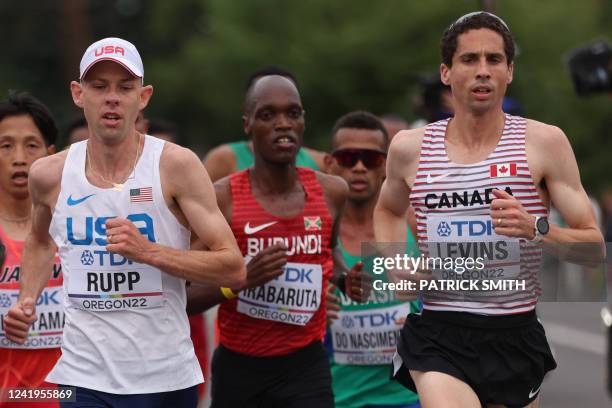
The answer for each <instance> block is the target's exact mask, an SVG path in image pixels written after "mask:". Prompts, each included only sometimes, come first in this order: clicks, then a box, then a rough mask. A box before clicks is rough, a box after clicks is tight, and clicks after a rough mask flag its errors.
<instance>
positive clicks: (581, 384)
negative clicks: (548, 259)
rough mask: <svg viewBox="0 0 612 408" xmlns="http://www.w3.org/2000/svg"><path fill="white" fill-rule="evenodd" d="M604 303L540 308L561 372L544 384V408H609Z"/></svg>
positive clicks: (551, 305) (552, 374)
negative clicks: (602, 314)
mask: <svg viewBox="0 0 612 408" xmlns="http://www.w3.org/2000/svg"><path fill="white" fill-rule="evenodd" d="M604 305H605V304H604V303H556V302H555V303H552V302H542V303H539V304H538V315H539V316H540V319H541V320H542V324H543V325H544V328H545V330H546V335H547V337H548V341H549V343H550V345H551V347H552V348H553V353H554V354H555V359H556V360H557V365H558V367H557V369H556V370H554V371H553V372H552V373H550V374H549V375H548V376H547V377H546V379H545V380H544V384H543V385H542V388H541V402H542V403H541V407H542V408H609V407H612V397H611V396H610V395H609V394H608V391H607V389H606V369H607V368H606V367H607V359H608V358H610V357H609V356H608V355H607V350H606V347H607V339H606V337H605V330H604V326H603V323H602V321H601V317H600V311H601V309H602V307H604Z"/></svg>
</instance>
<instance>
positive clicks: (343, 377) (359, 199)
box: [325, 112, 419, 408]
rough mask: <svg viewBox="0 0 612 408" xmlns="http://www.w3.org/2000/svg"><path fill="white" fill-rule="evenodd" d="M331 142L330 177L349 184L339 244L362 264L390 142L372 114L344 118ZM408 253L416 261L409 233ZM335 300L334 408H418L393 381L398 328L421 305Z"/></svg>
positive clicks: (377, 298)
mask: <svg viewBox="0 0 612 408" xmlns="http://www.w3.org/2000/svg"><path fill="white" fill-rule="evenodd" d="M332 135H333V136H332V138H333V139H332V146H333V153H332V154H331V155H329V156H326V158H325V164H326V167H327V171H328V172H329V173H331V174H334V175H337V176H341V177H342V178H344V179H345V180H346V182H347V183H348V184H349V197H348V201H347V203H346V206H345V209H344V213H343V217H342V219H341V221H340V234H339V240H338V244H339V246H340V248H341V250H342V254H343V256H344V260H345V262H346V264H347V265H354V264H355V263H357V262H359V261H360V260H361V258H360V253H361V242H362V241H373V240H374V228H373V225H372V215H373V211H374V205H375V204H376V200H377V198H378V192H379V191H380V187H381V185H382V182H383V179H384V177H385V168H384V164H385V156H386V150H387V144H388V135H387V132H386V130H385V128H384V126H383V124H382V123H381V121H380V120H379V119H378V118H377V117H376V116H374V115H372V114H370V113H368V112H351V113H349V114H347V115H345V116H343V117H341V118H340V119H339V120H338V121H337V122H336V125H335V127H334V130H333V132H332ZM407 253H409V254H413V255H414V256H418V249H417V246H416V242H415V240H414V237H413V236H412V233H411V232H410V229H409V228H408V237H407ZM366 265H367V260H366ZM366 269H367V266H366ZM333 299H337V300H338V303H339V304H340V310H339V311H337V312H336V313H334V311H333V310H329V309H332V308H333V306H331V307H330V308H329V309H328V313H329V314H330V315H335V317H336V319H334V320H333V321H332V323H331V324H330V327H329V329H328V344H329V343H331V344H332V347H333V353H332V358H331V362H330V363H331V364H330V365H331V371H332V379H333V383H332V385H333V390H334V395H335V403H336V407H337V408H362V407H383V406H384V407H394V408H398V407H411V408H412V407H418V406H419V402H418V396H417V395H416V394H415V393H413V392H407V390H406V389H405V388H403V387H402V386H401V385H400V384H398V383H396V382H395V381H390V379H389V376H390V368H389V364H390V362H391V358H392V356H393V354H394V352H395V346H396V341H397V339H399V329H401V327H402V325H403V322H404V320H405V318H406V315H407V314H408V313H414V312H417V311H418V310H419V305H418V302H416V301H415V302H401V301H398V300H395V299H394V298H393V293H392V292H390V293H384V292H381V291H372V293H371V296H370V300H369V302H368V303H365V304H359V303H356V302H353V301H351V300H350V299H348V298H347V297H346V296H344V295H342V294H341V293H340V291H338V290H336V292H335V293H334V294H333V295H331V296H329V297H328V300H333Z"/></svg>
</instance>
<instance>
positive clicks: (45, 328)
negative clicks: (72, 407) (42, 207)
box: [0, 94, 64, 408]
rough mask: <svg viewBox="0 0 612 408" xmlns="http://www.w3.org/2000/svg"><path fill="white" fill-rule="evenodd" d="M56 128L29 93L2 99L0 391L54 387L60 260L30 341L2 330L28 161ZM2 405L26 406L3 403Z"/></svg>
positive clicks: (24, 222) (16, 272)
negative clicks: (12, 338) (52, 372)
mask: <svg viewBox="0 0 612 408" xmlns="http://www.w3.org/2000/svg"><path fill="white" fill-rule="evenodd" d="M57 133H58V132H57V127H56V125H55V121H54V120H53V117H52V116H51V113H50V112H49V110H48V109H47V107H46V106H45V105H43V104H42V103H41V102H40V101H39V100H37V99H36V98H34V97H32V96H29V95H27V94H10V95H9V97H8V99H7V100H5V101H2V102H0V196H1V197H2V198H1V199H0V241H1V243H2V245H3V247H4V254H3V255H4V257H3V261H4V262H3V264H2V268H1V269H0V319H2V326H1V327H0V394H1V393H6V389H7V388H11V387H30V388H35V387H53V388H54V387H55V384H50V383H47V382H45V378H46V377H47V374H48V373H49V371H50V370H51V368H53V366H54V365H55V363H56V362H57V359H58V358H59V356H60V354H61V352H60V345H61V340H62V330H63V327H64V310H63V308H62V303H61V301H62V298H63V292H62V278H63V277H62V273H61V271H62V268H61V266H60V264H59V259H58V258H56V259H55V263H54V264H53V266H52V271H50V274H51V279H50V280H49V283H48V284H47V285H46V287H45V288H44V289H43V292H42V293H41V296H40V297H39V299H38V307H37V320H36V322H34V324H33V326H32V328H31V331H32V332H34V333H36V335H34V334H33V335H31V336H30V338H29V340H28V341H27V342H26V343H25V344H22V345H19V344H17V343H13V342H11V341H9V340H8V339H7V338H6V337H5V334H4V317H5V315H6V313H7V312H8V310H9V308H10V307H11V305H13V304H15V303H16V302H17V299H18V297H19V277H20V270H21V260H22V259H21V257H22V254H23V248H24V244H25V243H24V240H25V238H26V236H27V234H28V231H29V230H30V226H31V224H32V200H31V199H30V193H29V191H28V175H29V171H30V166H32V163H33V162H34V161H35V160H36V159H39V158H41V157H44V156H47V155H48V154H53V153H55V141H56V138H57ZM2 397H6V395H0V407H2V408H8V407H24V404H23V403H17V402H15V403H8V402H1V399H3V398H2ZM30 406H32V407H58V406H59V403H58V402H57V401H54V402H48V403H30Z"/></svg>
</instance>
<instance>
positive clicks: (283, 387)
mask: <svg viewBox="0 0 612 408" xmlns="http://www.w3.org/2000/svg"><path fill="white" fill-rule="evenodd" d="M211 374H212V405H211V408H256V407H257V408H259V407H261V408H263V407H265V408H311V407H317V408H333V407H334V395H333V392H332V387H331V373H330V369H329V361H328V357H327V354H326V353H325V350H324V348H323V345H322V344H321V342H319V341H317V342H314V343H311V344H310V345H308V346H306V347H304V348H302V349H300V350H298V351H296V352H295V353H291V354H288V355H284V356H278V357H252V356H248V355H245V354H241V353H236V352H234V351H231V350H229V349H228V348H226V347H223V345H220V346H219V347H218V348H217V350H215V354H214V356H213V360H212V373H211Z"/></svg>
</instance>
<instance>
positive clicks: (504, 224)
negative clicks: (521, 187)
mask: <svg viewBox="0 0 612 408" xmlns="http://www.w3.org/2000/svg"><path fill="white" fill-rule="evenodd" d="M493 195H494V196H495V199H493V200H492V201H491V220H492V222H493V228H495V233H496V234H499V235H505V236H507V237H516V238H525V239H528V240H531V239H533V238H534V237H535V217H534V216H533V215H531V214H529V213H528V212H527V210H525V207H523V205H522V204H521V202H520V201H519V200H517V199H516V197H513V196H511V195H510V194H508V193H507V192H506V191H504V190H493Z"/></svg>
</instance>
